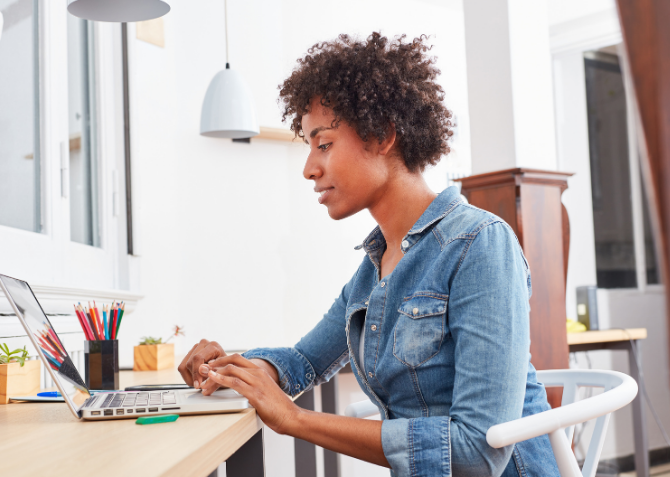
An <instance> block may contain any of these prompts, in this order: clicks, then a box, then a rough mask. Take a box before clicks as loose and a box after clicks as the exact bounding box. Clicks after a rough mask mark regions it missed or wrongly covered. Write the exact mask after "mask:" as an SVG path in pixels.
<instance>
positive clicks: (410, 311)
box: [398, 292, 449, 318]
mask: <svg viewBox="0 0 670 477" xmlns="http://www.w3.org/2000/svg"><path fill="white" fill-rule="evenodd" d="M448 301H449V295H441V294H439V293H430V292H423V293H422V292H419V293H415V294H414V295H412V296H408V297H406V298H405V299H404V300H403V302H402V305H400V308H399V309H398V311H399V312H400V313H402V314H403V315H407V316H409V317H410V318H423V317H425V316H433V315H442V314H444V313H446V311H447V303H448Z"/></svg>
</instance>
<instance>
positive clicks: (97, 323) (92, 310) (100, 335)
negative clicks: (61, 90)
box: [88, 301, 104, 340]
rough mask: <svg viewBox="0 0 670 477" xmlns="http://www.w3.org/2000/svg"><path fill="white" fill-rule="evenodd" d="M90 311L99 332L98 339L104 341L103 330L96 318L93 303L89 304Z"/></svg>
mask: <svg viewBox="0 0 670 477" xmlns="http://www.w3.org/2000/svg"><path fill="white" fill-rule="evenodd" d="M88 311H89V312H90V313H91V318H93V323H94V324H95V329H96V330H97V331H98V336H99V338H98V339H101V340H102V339H104V338H103V336H102V330H101V329H100V323H99V322H98V317H97V316H95V310H94V309H93V307H92V306H91V302H90V301H89V302H88Z"/></svg>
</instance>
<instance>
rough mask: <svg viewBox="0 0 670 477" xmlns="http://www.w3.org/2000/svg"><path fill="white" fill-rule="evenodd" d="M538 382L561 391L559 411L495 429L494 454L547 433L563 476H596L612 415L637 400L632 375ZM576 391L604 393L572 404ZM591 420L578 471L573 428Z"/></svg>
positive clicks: (360, 405)
mask: <svg viewBox="0 0 670 477" xmlns="http://www.w3.org/2000/svg"><path fill="white" fill-rule="evenodd" d="M537 380H538V381H539V382H541V383H544V385H545V386H546V387H554V386H559V387H560V386H562V387H563V401H562V403H561V407H559V408H556V409H551V410H549V411H545V412H541V413H539V414H535V415H533V416H528V417H523V418H521V419H516V420H514V421H510V422H506V423H504V424H498V425H496V426H493V427H491V428H490V429H489V430H488V432H487V433H486V441H487V442H488V443H489V445H490V446H491V447H494V448H496V449H498V448H500V447H505V446H509V445H512V444H515V443H517V442H522V441H525V440H528V439H532V438H533V437H538V436H541V435H543V434H549V441H550V442H551V447H552V449H553V451H554V456H556V462H557V464H558V470H559V471H560V473H561V477H594V476H595V474H596V470H597V468H598V460H599V459H600V452H601V451H602V448H603V443H604V442H605V431H606V430H607V423H608V422H609V418H610V415H611V413H612V412H614V411H616V410H617V409H621V408H622V407H624V406H625V405H626V404H628V403H630V402H631V401H632V400H633V399H635V396H636V395H637V383H636V382H635V380H634V379H633V378H631V377H630V376H627V375H625V374H623V373H619V372H616V371H603V370H577V369H557V370H548V371H538V372H537ZM579 387H600V388H604V390H603V392H602V393H601V394H599V395H597V396H593V397H590V398H587V399H582V400H581V401H579V402H575V399H576V397H577V389H578V388H579ZM344 413H345V415H347V416H350V417H359V418H363V417H369V416H373V415H375V414H378V413H379V410H378V409H377V407H376V406H375V405H374V404H372V402H370V401H361V402H357V403H354V404H351V405H349V406H347V409H346V410H345V412H344ZM591 419H596V424H595V429H594V431H593V435H592V437H591V442H590V443H589V449H588V451H587V453H586V459H585V461H584V466H583V468H582V470H580V469H579V465H578V464H577V459H576V458H575V455H574V454H573V453H572V449H571V448H570V443H571V442H572V437H573V435H574V429H575V424H580V423H583V422H587V421H590V420H591Z"/></svg>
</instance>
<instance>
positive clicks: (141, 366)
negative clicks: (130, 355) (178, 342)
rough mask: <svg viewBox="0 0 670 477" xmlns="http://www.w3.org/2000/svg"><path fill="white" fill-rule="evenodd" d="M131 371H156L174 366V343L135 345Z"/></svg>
mask: <svg viewBox="0 0 670 477" xmlns="http://www.w3.org/2000/svg"><path fill="white" fill-rule="evenodd" d="M134 355H135V361H134V364H133V371H158V370H159V369H168V368H172V367H174V343H167V344H158V345H139V346H135V352H134Z"/></svg>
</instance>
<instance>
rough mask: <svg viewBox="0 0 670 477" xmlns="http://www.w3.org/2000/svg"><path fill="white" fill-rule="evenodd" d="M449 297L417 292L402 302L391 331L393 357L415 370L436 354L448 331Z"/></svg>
mask: <svg viewBox="0 0 670 477" xmlns="http://www.w3.org/2000/svg"><path fill="white" fill-rule="evenodd" d="M448 302H449V296H448V295H442V294H437V293H429V292H419V293H415V294H414V295H411V296H409V297H406V298H404V299H403V302H402V305H401V306H400V308H399V309H398V313H399V315H398V322H397V323H396V326H395V330H394V331H393V355H394V356H395V357H396V358H397V359H399V360H400V361H401V362H402V363H403V364H405V365H407V366H410V367H413V368H415V367H417V366H420V365H422V364H423V363H425V362H426V361H428V360H430V359H431V358H432V357H434V356H435V355H436V354H437V353H438V352H439V351H440V346H441V345H442V341H443V340H444V336H445V334H446V328H447V324H446V321H447V316H446V315H447V303H448Z"/></svg>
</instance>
